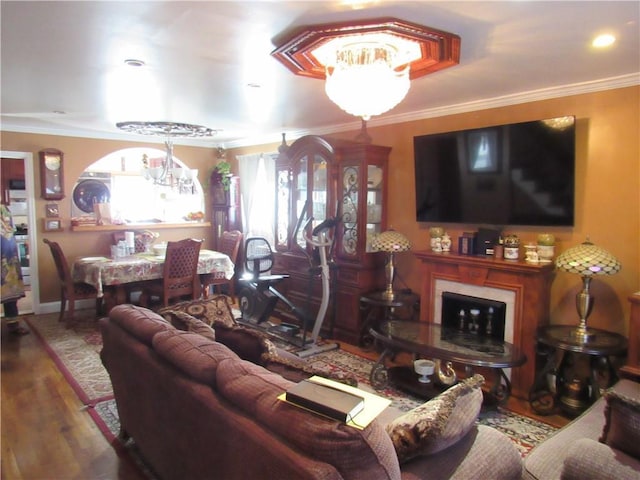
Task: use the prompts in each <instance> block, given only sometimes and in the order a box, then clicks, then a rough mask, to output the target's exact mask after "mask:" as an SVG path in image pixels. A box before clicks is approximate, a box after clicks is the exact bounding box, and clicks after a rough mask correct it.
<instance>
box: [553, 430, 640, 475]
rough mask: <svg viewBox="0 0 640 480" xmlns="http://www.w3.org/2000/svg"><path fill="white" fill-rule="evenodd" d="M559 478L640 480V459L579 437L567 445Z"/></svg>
mask: <svg viewBox="0 0 640 480" xmlns="http://www.w3.org/2000/svg"><path fill="white" fill-rule="evenodd" d="M561 478H562V479H563V480H571V479H576V480H590V479H593V480H602V479H612V480H614V479H621V478H624V479H629V480H631V479H639V480H640V460H639V459H636V458H633V457H631V456H629V455H627V454H625V453H623V452H621V451H620V450H615V449H613V448H611V447H609V446H608V445H605V444H604V443H600V442H598V441H596V440H592V439H590V438H581V439H579V440H576V441H575V442H573V443H572V444H571V446H570V447H569V450H568V451H567V456H566V457H565V459H564V464H563V468H562V476H561Z"/></svg>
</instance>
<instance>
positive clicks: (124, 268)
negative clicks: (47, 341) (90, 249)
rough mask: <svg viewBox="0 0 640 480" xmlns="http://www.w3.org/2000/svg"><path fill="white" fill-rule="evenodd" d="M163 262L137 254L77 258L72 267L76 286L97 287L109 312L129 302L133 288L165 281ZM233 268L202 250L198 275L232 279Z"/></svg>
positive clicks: (220, 256) (217, 254)
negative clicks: (148, 282)
mask: <svg viewBox="0 0 640 480" xmlns="http://www.w3.org/2000/svg"><path fill="white" fill-rule="evenodd" d="M164 261H165V257H164V255H155V254H153V253H135V254H132V255H127V256H124V257H116V258H110V257H106V256H100V255H98V256H87V257H78V258H76V259H75V260H74V262H73V265H72V267H71V276H72V278H73V281H74V282H84V283H88V284H89V285H92V286H93V287H95V289H96V290H97V292H98V297H102V298H103V305H104V307H105V310H106V312H108V311H109V310H110V309H111V308H113V307H114V306H115V305H119V304H121V303H126V302H127V301H128V290H129V289H130V287H132V286H134V285H140V284H141V282H145V281H149V280H157V279H160V278H162V272H163V268H164ZM234 268H235V267H234V264H233V262H232V261H231V259H230V258H229V256H228V255H226V254H224V253H222V252H217V251H214V250H205V249H201V250H200V254H199V256H198V274H199V275H208V274H216V275H224V277H225V278H226V279H231V278H232V277H233V275H234Z"/></svg>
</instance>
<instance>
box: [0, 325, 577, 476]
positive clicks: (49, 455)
mask: <svg viewBox="0 0 640 480" xmlns="http://www.w3.org/2000/svg"><path fill="white" fill-rule="evenodd" d="M21 323H22V324H23V325H24V323H23V322H21ZM0 336H1V348H2V353H1V356H2V370H1V374H2V377H1V383H2V386H1V389H2V390H1V400H2V411H1V420H2V433H1V441H2V457H1V467H0V478H2V479H6V480H21V479H25V480H40V479H42V480H45V479H46V480H50V479H55V480H63V479H64V480H66V479H78V480H80V479H82V480H84V479H89V478H91V479H116V478H117V479H122V480H143V479H145V476H144V475H143V474H141V473H140V471H139V470H138V469H137V468H136V467H135V466H134V465H132V464H131V463H130V462H129V460H128V459H126V458H124V459H123V458H120V457H119V456H118V454H117V453H116V451H115V450H114V449H113V448H112V447H111V445H109V443H108V442H107V440H106V439H105V437H104V436H103V434H102V433H101V432H100V430H99V429H98V427H97V426H96V425H95V423H94V422H93V420H92V419H91V418H90V416H89V413H88V412H87V410H86V409H85V408H84V406H83V404H82V402H80V400H79V399H78V397H77V395H76V394H75V392H74V391H73V390H72V389H71V387H70V386H69V384H68V383H67V381H66V380H65V379H64V377H63V376H62V374H61V373H60V371H59V370H58V368H57V367H56V365H55V364H54V363H53V361H52V360H51V358H50V357H49V355H48V354H47V353H46V351H45V350H44V349H43V348H42V345H41V344H40V342H39V341H38V339H37V338H36V337H35V335H34V334H29V335H24V336H16V335H13V334H10V333H8V332H7V328H6V324H5V323H4V321H3V322H2V330H1V333H0ZM341 348H343V349H344V350H346V351H351V352H353V353H357V354H360V355H365V356H367V357H369V358H371V359H374V360H375V359H376V357H377V353H375V352H368V353H367V352H362V351H361V350H360V349H358V348H357V347H354V346H351V345H347V344H341ZM507 407H508V408H509V409H511V410H513V411H516V412H518V413H521V414H523V415H527V416H530V417H534V418H535V415H534V414H533V413H532V412H531V410H530V409H529V407H528V403H527V402H524V401H520V400H517V399H510V400H509V403H508V405H507ZM538 418H539V419H540V420H542V421H544V422H547V423H550V424H552V425H555V426H562V425H564V424H566V423H567V422H568V420H567V419H566V418H564V417H561V416H550V417H543V418H542V417H538Z"/></svg>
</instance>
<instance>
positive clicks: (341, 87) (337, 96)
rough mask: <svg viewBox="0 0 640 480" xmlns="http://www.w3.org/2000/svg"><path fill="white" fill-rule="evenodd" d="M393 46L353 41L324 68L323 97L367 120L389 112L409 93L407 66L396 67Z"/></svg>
mask: <svg viewBox="0 0 640 480" xmlns="http://www.w3.org/2000/svg"><path fill="white" fill-rule="evenodd" d="M397 57H398V51H397V49H396V48H395V47H394V46H393V45H387V44H383V43H373V42H364V41H363V42H354V43H349V44H345V45H343V46H342V47H341V48H339V49H338V50H337V51H336V52H335V60H334V61H333V62H331V61H330V62H328V63H327V65H326V83H325V91H326V93H327V96H328V97H329V98H330V99H331V101H332V102H334V103H335V104H336V105H338V106H339V107H340V108H341V109H342V110H344V111H345V112H347V113H349V114H351V115H355V116H357V117H362V119H363V120H369V119H370V118H371V117H372V116H373V115H380V114H382V113H384V112H387V111H389V110H391V109H392V108H393V107H395V106H396V105H397V104H398V103H400V102H401V101H402V99H404V97H405V96H406V95H407V92H408V91H409V87H410V85H411V81H410V79H409V69H410V68H409V64H408V63H406V64H404V65H400V66H396V58H397Z"/></svg>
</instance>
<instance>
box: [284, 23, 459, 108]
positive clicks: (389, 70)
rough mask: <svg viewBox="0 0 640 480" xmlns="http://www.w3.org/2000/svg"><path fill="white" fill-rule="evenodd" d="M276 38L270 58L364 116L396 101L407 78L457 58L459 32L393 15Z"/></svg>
mask: <svg viewBox="0 0 640 480" xmlns="http://www.w3.org/2000/svg"><path fill="white" fill-rule="evenodd" d="M275 43H276V49H275V50H274V51H273V52H272V55H273V56H274V57H275V58H277V59H278V60H279V61H280V62H282V63H283V64H284V65H285V66H286V67H287V68H288V69H289V70H291V71H292V72H293V73H295V74H297V75H301V76H305V77H311V78H319V79H325V80H326V83H325V91H326V93H327V96H328V97H329V98H330V99H331V100H332V101H333V102H334V103H336V105H338V106H339V107H340V108H342V109H343V110H344V111H346V112H347V113H350V114H351V115H355V116H357V117H362V119H363V120H368V119H369V118H371V117H372V116H374V115H380V114H382V113H384V112H387V111H389V110H391V109H392V108H393V107H395V106H396V105H397V104H398V103H400V102H401V101H402V100H403V99H404V97H405V96H406V94H407V92H408V91H409V87H410V81H411V80H413V79H415V78H418V77H421V76H423V75H427V74H429V73H433V72H436V71H438V70H442V69H444V68H448V67H451V66H453V65H457V64H458V63H459V62H460V37H459V36H457V35H454V34H452V33H447V32H443V31H440V30H435V29H432V28H429V27H423V26H421V25H416V24H413V23H409V22H405V21H402V20H398V19H395V18H382V19H375V20H365V21H359V22H350V23H332V24H324V25H311V26H306V27H301V28H300V29H298V30H296V31H294V32H292V33H290V34H289V35H287V36H286V37H285V38H284V39H282V40H277V41H276V42H275Z"/></svg>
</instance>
